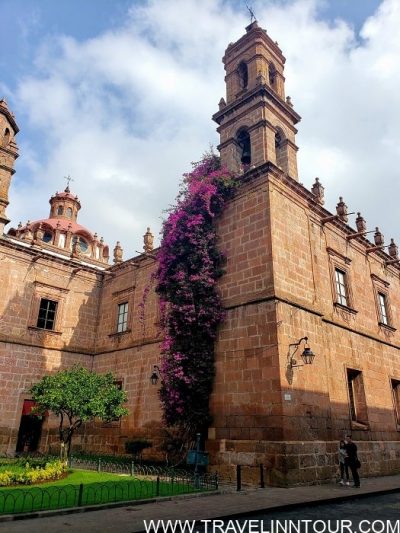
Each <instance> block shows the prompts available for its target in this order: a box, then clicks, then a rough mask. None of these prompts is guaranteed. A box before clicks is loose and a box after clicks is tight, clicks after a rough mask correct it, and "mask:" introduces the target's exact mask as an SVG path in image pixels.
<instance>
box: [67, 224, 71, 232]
mask: <svg viewBox="0 0 400 533" xmlns="http://www.w3.org/2000/svg"><path fill="white" fill-rule="evenodd" d="M67 232H68V233H71V232H72V224H71V222H70V223H69V224H68V226H67Z"/></svg>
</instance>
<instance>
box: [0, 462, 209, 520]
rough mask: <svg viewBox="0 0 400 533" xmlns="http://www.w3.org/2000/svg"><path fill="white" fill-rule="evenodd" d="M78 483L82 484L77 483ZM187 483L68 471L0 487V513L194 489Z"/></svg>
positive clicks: (159, 494)
mask: <svg viewBox="0 0 400 533" xmlns="http://www.w3.org/2000/svg"><path fill="white" fill-rule="evenodd" d="M81 484H82V486H81ZM198 490H199V489H196V488H195V487H194V486H193V485H192V484H191V483H182V482H177V481H176V480H174V481H172V482H171V481H160V483H159V486H158V487H157V482H156V480H155V479H148V478H146V479H145V478H135V477H130V476H121V475H117V474H109V473H106V472H101V473H97V472H92V471H85V470H72V471H70V474H69V475H68V477H66V478H65V479H60V480H58V481H53V482H49V483H41V484H40V485H31V486H29V485H24V486H20V487H18V488H16V487H0V514H10V513H22V512H29V511H39V510H48V509H61V508H66V507H76V506H78V505H93V504H100V503H108V502H118V501H130V500H137V499H143V498H152V497H154V496H170V495H174V494H184V493H188V492H196V491H198Z"/></svg>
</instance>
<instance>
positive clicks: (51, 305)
mask: <svg viewBox="0 0 400 533" xmlns="http://www.w3.org/2000/svg"><path fill="white" fill-rule="evenodd" d="M56 311H57V302H54V301H53V300H48V299H47V298H41V300H40V306H39V315H38V319H37V324H36V327H38V328H42V329H49V330H53V329H54V322H55V319H56Z"/></svg>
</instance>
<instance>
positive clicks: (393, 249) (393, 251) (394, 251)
mask: <svg viewBox="0 0 400 533" xmlns="http://www.w3.org/2000/svg"><path fill="white" fill-rule="evenodd" d="M389 255H390V257H391V258H392V259H398V258H399V247H398V246H397V244H396V243H395V242H394V239H390V244H389Z"/></svg>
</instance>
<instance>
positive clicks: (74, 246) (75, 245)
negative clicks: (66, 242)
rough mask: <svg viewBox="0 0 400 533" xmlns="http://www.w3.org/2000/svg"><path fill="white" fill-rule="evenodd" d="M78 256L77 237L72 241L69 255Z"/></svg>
mask: <svg viewBox="0 0 400 533" xmlns="http://www.w3.org/2000/svg"><path fill="white" fill-rule="evenodd" d="M78 256H79V237H77V238H76V239H75V240H74V242H73V243H72V253H71V257H78Z"/></svg>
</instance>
